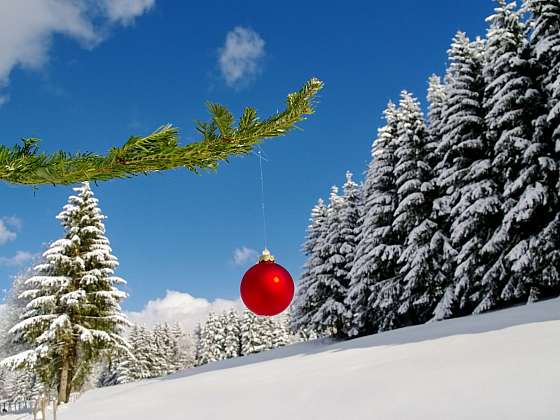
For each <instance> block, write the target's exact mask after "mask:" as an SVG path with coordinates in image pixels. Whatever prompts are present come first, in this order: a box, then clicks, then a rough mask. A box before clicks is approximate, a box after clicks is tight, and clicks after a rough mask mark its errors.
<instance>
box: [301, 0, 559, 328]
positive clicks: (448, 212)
mask: <svg viewBox="0 0 560 420" xmlns="http://www.w3.org/2000/svg"><path fill="white" fill-rule="evenodd" d="M487 22H488V29H487V34H486V37H485V38H484V39H482V38H476V39H474V40H470V39H469V38H468V37H467V35H466V34H465V33H462V32H458V33H457V34H456V35H455V37H454V38H453V41H452V44H451V47H450V49H449V51H448V54H449V61H448V66H447V70H446V73H445V76H444V78H443V81H442V80H441V78H440V77H438V76H435V75H434V76H432V77H431V78H430V79H429V87H428V94H427V100H428V114H427V118H426V117H425V116H424V114H423V112H422V108H421V106H420V103H419V101H418V100H417V99H416V98H415V97H414V96H413V95H412V94H411V93H409V92H407V91H403V92H402V93H401V95H400V99H399V102H398V104H394V103H392V102H389V104H388V106H387V108H386V110H385V112H384V119H385V125H384V126H383V127H382V128H380V129H379V132H378V136H377V138H376V139H375V141H374V143H373V147H372V160H371V163H370V164H369V166H368V169H367V173H366V175H365V180H364V182H363V184H362V185H357V184H356V183H355V182H353V181H352V177H351V174H348V175H347V181H346V183H345V185H344V192H343V194H342V195H340V194H339V192H338V189H337V188H336V187H334V188H333V189H332V191H331V194H330V198H329V201H328V203H324V202H323V201H322V200H319V202H318V203H317V205H316V206H315V207H314V208H313V209H312V212H311V223H310V226H309V228H308V231H307V236H306V241H305V244H304V252H305V254H306V256H307V261H306V263H305V267H304V272H303V274H302V277H301V281H300V285H299V288H298V291H297V294H296V299H295V303H294V305H293V308H292V322H291V327H292V328H293V329H296V330H297V329H298V328H302V327H306V328H311V329H315V330H317V331H320V332H323V333H327V334H332V335H335V336H339V337H354V336H360V335H366V334H372V333H376V332H379V331H385V330H390V329H393V328H398V327H403V326H407V325H414V324H419V323H424V322H427V321H430V320H441V319H445V318H450V317H455V316H461V315H467V314H477V313H481V312H485V311H489V310H493V309H498V308H502V307H505V306H510V305H514V304H520V303H530V302H535V301H537V300H539V299H546V298H548V297H552V296H557V295H558V294H559V293H560V202H559V191H560V183H559V170H560V169H559V168H560V4H559V3H558V1H557V0H526V1H524V2H523V4H522V5H521V7H519V8H518V7H517V6H516V4H515V2H506V1H505V0H498V1H497V5H496V8H495V10H494V14H492V15H491V16H490V17H489V18H488V19H487Z"/></svg>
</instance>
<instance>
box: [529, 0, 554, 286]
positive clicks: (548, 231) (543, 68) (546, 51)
mask: <svg viewBox="0 0 560 420" xmlns="http://www.w3.org/2000/svg"><path fill="white" fill-rule="evenodd" d="M524 8H525V10H527V11H528V12H529V13H530V19H529V26H530V28H532V31H531V33H530V37H529V45H530V49H531V53H532V57H533V58H534V59H535V60H536V65H537V71H538V75H537V79H538V81H539V85H540V87H541V91H543V92H544V93H545V96H546V106H545V110H544V116H545V118H546V122H547V129H546V136H545V137H546V139H547V140H548V141H549V142H550V143H551V145H550V146H551V147H553V148H554V155H555V164H556V170H557V174H556V176H555V177H554V178H555V179H556V181H557V184H556V188H555V189H556V191H557V192H560V83H559V82H558V80H559V77H560V3H559V2H558V1H557V0H526V1H525V2H524ZM559 238H560V206H559V205H558V204H557V205H556V206H555V208H554V210H553V214H552V216H551V219H550V220H549V221H547V225H546V226H545V227H544V228H543V229H542V230H541V231H540V232H539V234H538V236H537V238H536V239H535V240H534V241H533V242H532V243H531V244H530V247H529V256H530V261H531V262H532V265H533V267H532V271H533V273H532V277H534V278H536V279H537V282H538V283H539V289H540V290H541V293H542V294H543V296H547V295H551V294H552V295H554V294H557V293H558V287H559V285H560V239H559Z"/></svg>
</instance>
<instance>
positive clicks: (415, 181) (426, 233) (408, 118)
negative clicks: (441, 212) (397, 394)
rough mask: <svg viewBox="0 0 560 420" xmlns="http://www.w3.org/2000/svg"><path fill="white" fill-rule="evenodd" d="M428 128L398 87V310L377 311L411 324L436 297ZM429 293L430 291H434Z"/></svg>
mask: <svg viewBox="0 0 560 420" xmlns="http://www.w3.org/2000/svg"><path fill="white" fill-rule="evenodd" d="M428 140H429V139H428V131H427V128H426V125H425V123H424V116H423V114H422V111H421V109H420V104H419V102H418V100H417V99H416V98H414V97H413V96H412V95H411V94H410V93H408V92H406V91H403V92H402V93H401V98H400V102H399V109H398V112H397V141H396V149H395V157H396V159H397V162H396V164H395V185H396V187H397V198H398V204H397V208H396V209H395V215H394V220H393V228H394V230H395V233H396V235H397V238H398V240H399V242H400V243H402V246H403V248H402V254H401V256H400V258H399V261H398V262H399V265H400V267H399V282H400V286H399V289H400V295H399V307H398V310H397V312H398V315H396V314H393V313H387V314H383V315H384V316H385V317H388V318H389V319H395V318H398V319H399V321H398V322H399V324H400V325H408V324H417V323H420V322H423V321H425V320H426V319H428V318H429V316H426V312H427V311H429V312H431V311H430V308H431V306H432V305H433V302H434V300H435V299H436V298H437V295H438V293H437V291H436V290H435V289H436V286H435V285H432V284H431V283H432V281H433V280H434V271H435V270H434V267H433V261H432V258H431V253H430V240H431V237H432V236H433V234H434V233H435V230H436V228H437V226H436V225H435V223H434V222H432V221H431V220H429V216H430V213H431V209H432V203H431V201H430V199H429V196H428V193H429V191H430V190H431V188H430V187H429V184H430V181H431V179H432V168H431V167H430V165H429V164H428V162H427V159H428V151H427V144H428ZM434 296H435V297H434Z"/></svg>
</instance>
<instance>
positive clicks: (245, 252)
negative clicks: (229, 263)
mask: <svg viewBox="0 0 560 420" xmlns="http://www.w3.org/2000/svg"><path fill="white" fill-rule="evenodd" d="M258 255H259V254H258V252H257V251H255V250H254V249H251V248H247V247H246V246H243V247H241V248H236V249H234V250H233V262H234V263H235V264H236V265H244V264H246V263H247V262H248V261H253V262H254V261H255V260H256V259H257V256H258Z"/></svg>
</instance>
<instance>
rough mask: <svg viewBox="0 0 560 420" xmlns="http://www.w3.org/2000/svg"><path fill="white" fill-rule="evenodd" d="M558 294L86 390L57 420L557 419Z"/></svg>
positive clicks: (559, 381)
mask: <svg viewBox="0 0 560 420" xmlns="http://www.w3.org/2000/svg"><path fill="white" fill-rule="evenodd" d="M559 389H560V299H554V300H550V301H546V302H541V303H537V304H533V305H529V306H522V307H516V308H512V309H507V310H503V311H499V312H494V313H488V314H483V315H478V316H471V317H466V318H461V319H453V320H448V321H443V322H436V323H431V324H427V325H422V326H416V327H410V328H403V329H400V330H395V331H391V332H387V333H383V334H378V335H374V336H370V337H364V338H360V339H355V340H351V341H346V342H336V343H333V342H319V341H316V342H310V343H305V344H299V345H294V346H290V347H285V348H282V349H277V350H274V351H270V352H267V353H261V354H257V355H252V356H247V357H243V358H238V359H231V360H227V361H222V362H217V363H212V364H209V365H206V366H203V367H200V368H196V369H190V370H188V371H185V372H182V373H179V374H175V375H171V376H168V377H165V378H161V379H155V380H149V381H144V382H136V383H132V384H127V385H120V386H114V387H108V388H103V389H97V390H94V391H90V392H87V393H85V394H84V395H83V396H82V398H81V399H80V400H78V401H77V402H76V403H75V404H73V405H71V406H69V407H68V408H66V409H65V410H61V412H60V419H62V420H77V419H80V420H94V419H95V420H111V419H115V420H117V419H118V420H155V419H162V420H163V419H165V420H179V419H181V420H182V419H196V420H205V419H208V420H210V419H212V420H224V419H234V420H235V419H239V420H297V419H302V420H304V419H305V420H310V419H320V420H328V419H333V420H353V419H360V420H361V419H379V420H397V419H398V420H408V419H418V420H439V419H441V420H451V419H452V420H467V419H469V420H470V419H477V420H481V419H488V420H540V419H543V420H544V419H546V420H554V419H560V395H559V394H558V390H559Z"/></svg>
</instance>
